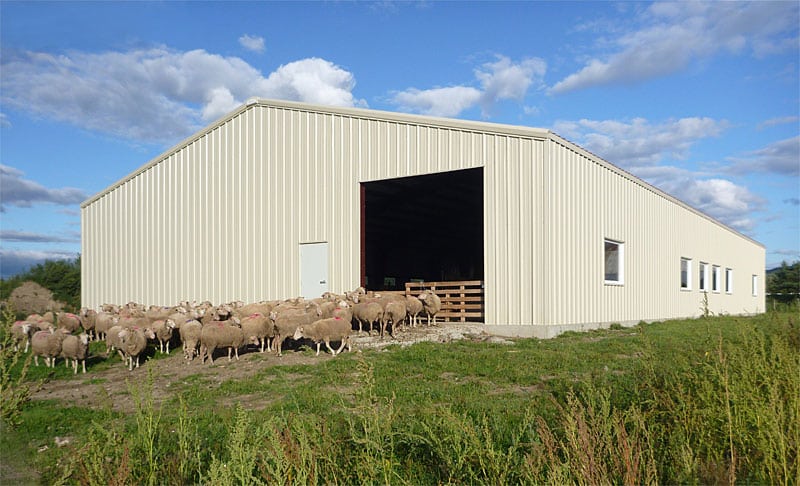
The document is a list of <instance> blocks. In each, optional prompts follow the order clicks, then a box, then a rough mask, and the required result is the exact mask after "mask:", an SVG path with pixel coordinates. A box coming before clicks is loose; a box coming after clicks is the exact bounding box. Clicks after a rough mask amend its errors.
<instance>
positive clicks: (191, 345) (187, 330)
mask: <svg viewBox="0 0 800 486" xmlns="http://www.w3.org/2000/svg"><path fill="white" fill-rule="evenodd" d="M202 331H203V324H201V323H200V321H198V320H197V319H190V320H188V321H186V322H184V323H183V324H182V325H181V327H180V329H179V330H178V332H179V333H180V335H181V342H182V343H183V357H184V358H186V359H188V360H189V361H191V360H193V359H194V357H195V355H196V354H197V346H198V345H199V344H200V334H201V333H202Z"/></svg>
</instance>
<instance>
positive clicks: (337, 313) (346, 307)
mask: <svg viewBox="0 0 800 486" xmlns="http://www.w3.org/2000/svg"><path fill="white" fill-rule="evenodd" d="M331 317H341V318H342V319H343V320H345V321H346V322H352V321H353V307H352V306H351V305H350V304H348V303H347V301H346V300H340V301H339V304H338V305H337V306H336V308H335V309H333V315H332V316H331Z"/></svg>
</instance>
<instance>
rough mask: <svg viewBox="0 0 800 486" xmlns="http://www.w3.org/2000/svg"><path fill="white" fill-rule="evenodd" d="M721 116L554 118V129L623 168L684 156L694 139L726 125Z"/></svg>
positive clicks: (702, 137) (716, 134)
mask: <svg viewBox="0 0 800 486" xmlns="http://www.w3.org/2000/svg"><path fill="white" fill-rule="evenodd" d="M727 126H728V123H727V122H726V121H724V120H722V121H719V120H714V119H712V118H706V117H702V118H697V117H690V118H681V119H678V120H667V121H665V122H662V123H659V124H651V123H650V122H649V121H648V120H646V119H644V118H634V119H633V120H630V121H618V120H586V119H583V120H578V121H564V120H562V121H557V122H556V123H555V124H554V125H553V130H554V131H555V132H557V133H559V134H561V135H563V136H564V137H566V138H569V139H570V140H573V141H575V142H577V143H578V144H579V145H581V146H583V147H584V148H586V149H587V150H589V151H591V152H593V153H595V154H597V155H599V156H600V157H602V158H604V159H606V160H608V161H609V162H611V163H613V164H614V165H618V166H620V167H623V168H632V167H639V166H646V165H652V164H656V163H658V162H659V161H661V160H662V159H663V158H664V157H671V158H677V159H683V158H685V157H686V156H687V154H688V152H689V149H690V147H691V146H692V144H693V143H695V142H696V141H698V140H702V139H704V138H710V137H716V136H718V135H719V134H720V133H722V131H723V130H725V128H727Z"/></svg>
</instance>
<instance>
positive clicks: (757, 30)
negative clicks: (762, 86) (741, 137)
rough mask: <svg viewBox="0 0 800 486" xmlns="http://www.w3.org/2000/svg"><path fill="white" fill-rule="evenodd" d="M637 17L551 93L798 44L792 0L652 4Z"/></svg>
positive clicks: (641, 77) (661, 73)
mask: <svg viewBox="0 0 800 486" xmlns="http://www.w3.org/2000/svg"><path fill="white" fill-rule="evenodd" d="M639 20H641V21H642V22H643V23H644V24H645V26H644V27H642V28H641V29H639V30H635V31H631V32H628V33H625V34H622V35H620V36H619V37H616V38H615V39H614V40H612V45H613V48H614V52H611V53H609V54H607V55H605V56H601V57H596V58H593V59H590V60H589V61H588V62H586V65H585V66H584V67H583V68H582V69H580V70H579V71H577V72H575V73H573V74H570V75H569V76H567V77H566V78H564V79H562V80H561V81H559V82H558V83H556V84H555V85H553V87H552V88H551V92H552V93H556V94H559V93H566V92H569V91H573V90H578V89H584V88H588V87H592V86H598V85H604V84H613V83H632V82H639V81H643V80H646V79H651V78H654V77H658V76H664V75H667V74H670V73H674V72H677V71H679V70H681V69H683V68H685V67H686V66H687V65H689V63H690V62H692V61H694V60H697V59H704V58H708V57H710V56H713V55H714V54H716V53H718V52H720V51H727V52H731V53H734V54H738V53H741V52H744V51H746V50H747V48H748V47H749V48H750V50H751V51H752V53H753V54H754V55H756V56H763V55H767V54H768V53H771V52H777V51H779V50H784V49H787V48H795V49H796V48H797V44H796V42H795V43H793V42H791V40H792V39H794V40H796V33H794V32H792V31H793V30H794V29H796V27H797V22H798V7H797V3H796V2H747V3H745V2H697V3H689V2H681V3H654V4H652V5H651V6H650V8H648V9H647V10H646V11H645V13H644V15H643V16H642V18H641V19H639ZM789 34H791V36H792V37H791V38H787V35H789Z"/></svg>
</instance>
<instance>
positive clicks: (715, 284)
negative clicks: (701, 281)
mask: <svg viewBox="0 0 800 486" xmlns="http://www.w3.org/2000/svg"><path fill="white" fill-rule="evenodd" d="M721 276H722V274H721V272H720V266H719V265H711V291H712V292H714V293H715V294H718V293H719V292H720V289H721V288H722V282H721V281H720V280H721V278H720V277H721Z"/></svg>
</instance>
